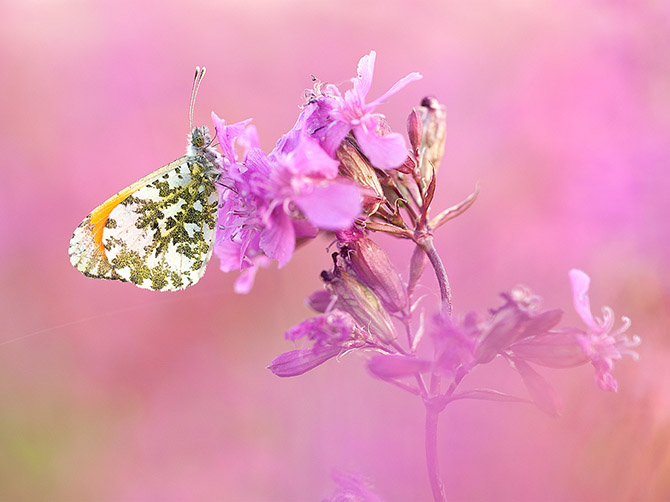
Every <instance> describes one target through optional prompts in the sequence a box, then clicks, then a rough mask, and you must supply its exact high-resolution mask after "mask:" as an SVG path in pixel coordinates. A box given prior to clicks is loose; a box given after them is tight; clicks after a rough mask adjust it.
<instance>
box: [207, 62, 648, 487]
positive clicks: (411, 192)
mask: <svg viewBox="0 0 670 502" xmlns="http://www.w3.org/2000/svg"><path fill="white" fill-rule="evenodd" d="M374 63H375V53H374V51H373V52H371V53H370V54H368V55H366V56H364V57H363V58H361V60H360V61H359V63H358V71H357V76H356V77H354V78H353V79H351V81H352V88H351V89H348V90H346V91H345V92H342V91H341V90H340V89H339V88H338V87H336V86H334V85H332V84H325V83H323V82H321V81H319V80H316V79H314V80H315V83H314V87H313V89H311V90H309V91H306V92H305V103H304V105H303V107H302V111H301V113H300V115H299V117H298V119H297V121H296V123H295V125H294V127H293V128H292V129H291V130H290V131H289V132H288V133H286V134H285V135H284V136H282V137H281V138H280V139H279V141H277V143H276V145H275V148H274V149H273V150H272V151H271V152H270V153H269V154H266V153H265V152H263V151H262V150H261V149H260V148H259V142H258V135H257V133H256V130H255V128H254V127H253V126H251V125H249V121H244V122H239V123H237V124H233V125H226V124H225V122H224V121H223V120H221V119H220V118H218V117H217V116H216V115H214V114H213V120H214V123H215V126H216V134H217V139H218V141H219V143H220V145H221V149H222V158H221V162H222V176H221V178H220V181H219V183H220V184H221V186H222V187H225V190H222V191H221V201H220V202H221V203H220V215H219V222H220V228H219V232H218V233H217V242H216V246H215V251H216V253H217V255H218V256H219V257H220V259H221V268H222V269H223V270H224V271H230V270H233V269H239V270H241V271H242V275H241V276H240V278H239V279H238V281H237V283H236V290H237V291H238V292H248V291H249V289H250V288H251V287H252V284H253V280H254V275H255V273H256V270H257V269H258V267H262V266H267V265H268V264H269V263H270V262H271V261H272V260H275V261H277V263H278V266H280V267H281V266H283V265H285V264H286V263H288V261H289V260H290V259H291V257H292V256H293V253H294V251H295V249H296V247H297V246H298V245H300V244H302V243H304V242H306V241H307V240H308V239H311V238H313V237H315V236H316V235H317V234H318V233H319V231H327V232H330V233H331V234H330V235H332V236H333V237H334V242H335V246H336V248H337V249H336V251H334V252H333V253H332V260H333V266H332V268H329V269H328V270H324V271H323V272H322V273H321V279H322V282H323V288H322V289H320V290H319V291H317V292H315V293H313V294H312V295H311V296H310V297H309V298H308V299H307V303H308V305H309V306H310V307H311V308H312V309H313V310H314V311H315V312H316V313H317V315H315V317H312V318H310V319H307V320H305V321H303V322H301V323H299V324H297V325H296V326H294V327H293V328H291V329H290V330H289V331H288V332H287V333H286V338H287V339H288V340H289V341H291V342H293V343H294V344H296V346H297V347H296V348H295V349H294V350H291V351H288V352H286V353H284V354H281V355H279V356H278V357H276V358H275V359H274V361H272V363H271V365H270V366H269V369H270V370H271V371H272V372H273V373H274V374H276V375H278V376H281V377H289V376H296V375H301V374H303V373H305V372H307V371H310V370H312V369H314V368H316V367H317V366H319V365H321V364H323V363H325V362H326V361H328V360H329V359H331V358H334V357H337V356H341V355H344V354H346V353H349V352H352V351H356V352H363V353H365V354H366V356H368V357H367V368H368V370H369V371H370V373H371V374H373V375H374V376H376V377H377V378H380V379H382V380H384V381H387V382H390V383H392V384H394V385H397V386H399V387H400V388H402V389H404V390H406V391H409V392H411V393H413V394H416V395H417V396H420V397H421V398H422V400H423V402H424V404H425V405H426V410H427V422H426V424H427V425H426V438H427V439H426V445H427V458H428V463H429V477H430V480H431V487H432V489H433V495H434V497H435V500H443V499H444V493H443V488H442V485H441V482H440V481H439V475H438V473H437V468H436V466H437V462H436V458H437V456H436V452H435V451H433V449H432V448H434V444H435V433H436V427H437V425H436V424H437V419H436V417H437V414H438V413H439V412H440V411H442V409H444V407H445V406H446V405H447V404H449V403H450V402H452V401H454V400H458V399H468V398H469V399H488V400H496V401H530V402H534V403H535V404H536V405H537V406H538V407H539V408H540V409H542V410H543V411H545V412H547V413H549V414H552V415H556V414H557V413H558V409H559V404H558V398H557V395H556V393H555V391H554V390H553V388H552V387H551V385H550V384H549V383H548V382H547V380H545V379H544V377H542V376H541V375H540V373H538V372H537V371H536V369H535V368H534V366H546V367H552V368H569V367H574V366H578V365H583V364H586V363H591V364H592V365H593V367H594V368H595V374H596V382H597V384H598V385H599V386H600V388H601V389H603V390H607V391H616V390H617V382H616V380H615V379H614V377H613V376H612V373H611V371H612V368H613V364H614V361H615V360H618V359H621V358H622V357H623V356H624V355H630V356H632V357H637V354H636V353H635V352H634V351H633V350H632V349H633V348H634V347H635V346H637V345H638V344H639V343H640V339H639V338H638V337H637V336H627V335H626V331H627V329H628V328H629V326H630V321H629V320H628V319H627V318H625V317H624V318H623V325H622V327H620V328H619V329H613V326H614V314H613V312H612V310H611V309H610V308H609V307H605V308H603V314H602V318H598V317H594V316H593V314H592V313H591V307H590V303H589V297H588V288H589V282H590V279H589V277H588V276H587V275H586V274H585V273H584V272H582V271H579V270H572V271H570V274H569V276H570V281H571V284H572V292H573V300H574V307H575V310H576V312H577V314H578V315H579V316H580V317H581V319H582V320H583V322H584V327H569V326H568V327H559V323H560V321H561V318H562V315H563V312H562V311H561V310H560V309H550V310H543V309H542V308H541V307H540V298H539V297H538V296H536V295H534V294H533V293H531V292H530V291H529V290H528V289H526V288H524V287H516V288H514V289H512V290H511V291H509V292H507V293H504V294H503V295H502V298H503V303H502V305H500V306H499V307H497V308H495V309H492V310H490V311H489V312H488V314H486V315H479V314H476V313H470V314H467V315H465V316H462V317H452V316H451V314H452V312H451V311H452V301H451V289H450V286H449V281H448V279H447V273H446V270H445V267H444V265H443V264H442V261H441V259H440V256H439V254H438V252H437V250H436V249H435V247H434V244H433V234H434V232H435V230H437V229H438V228H440V227H441V226H442V225H443V224H444V223H446V222H447V221H449V220H451V219H452V218H455V217H456V216H459V215H460V214H462V213H463V212H464V211H465V210H467V209H468V208H469V207H470V206H471V205H472V204H473V202H474V201H475V199H476V197H477V195H478V193H479V190H478V189H475V191H474V192H473V193H472V194H470V195H469V196H468V197H466V198H465V199H464V200H462V201H461V202H459V203H457V204H455V205H453V206H451V207H449V208H447V209H444V210H442V211H441V212H439V213H438V214H437V215H436V216H431V215H430V209H431V205H432V202H433V196H434V193H435V187H436V183H437V176H436V175H437V171H438V168H439V166H440V162H441V160H442V154H443V151H444V140H445V131H446V119H445V116H446V114H445V110H444V106H443V105H441V104H440V103H439V102H438V101H437V100H436V99H435V98H431V97H427V98H424V99H423V100H422V101H421V104H420V106H418V107H416V108H415V109H413V110H412V112H411V113H410V115H409V118H408V121H407V136H408V141H409V147H408V145H407V143H406V141H405V138H404V137H403V135H401V134H399V133H397V132H393V131H391V129H390V127H389V126H388V124H387V122H386V120H385V119H384V116H383V115H380V114H379V113H377V112H376V108H377V107H378V106H379V105H380V104H381V103H382V102H383V101H385V100H386V99H387V98H389V97H390V96H392V95H393V94H395V93H396V92H398V91H399V90H400V89H402V88H403V87H405V86H406V85H407V84H409V83H410V82H412V81H415V80H417V79H419V78H421V75H419V74H418V73H410V74H409V75H407V76H406V77H404V78H402V79H400V80H399V81H398V82H396V83H395V84H394V85H393V86H392V87H391V88H390V89H389V90H388V91H387V92H386V93H385V94H383V95H382V96H380V97H379V98H377V99H375V100H372V101H369V102H368V101H367V95H368V92H369V90H370V87H371V82H372V75H373V70H374ZM238 151H239V156H238ZM375 232H385V233H387V234H390V235H392V236H395V237H398V238H401V239H406V240H408V241H411V242H413V243H414V245H415V247H414V252H413V254H412V258H411V260H410V263H409V277H408V280H407V281H405V280H403V278H402V276H401V275H400V273H399V272H398V270H397V268H396V267H395V265H394V264H393V263H392V262H391V260H390V259H389V257H388V255H387V254H386V252H385V251H384V250H383V249H382V248H381V247H380V246H379V245H378V244H377V243H376V242H375V241H374V240H373V235H374V233H375ZM428 264H430V266H431V267H432V269H433V271H434V273H435V276H436V279H437V283H438V286H439V293H440V298H441V307H440V310H439V312H438V313H434V314H432V315H427V314H426V315H425V314H424V310H423V309H420V308H419V303H420V302H419V300H417V299H416V298H414V292H415V288H416V285H417V283H418V281H419V279H420V278H421V276H422V274H423V272H424V270H425V269H426V268H427V266H428ZM417 312H418V313H419V315H418V316H417ZM417 318H418V319H417ZM496 358H502V359H504V360H505V361H506V362H507V363H509V365H510V367H511V368H512V369H513V370H515V371H516V372H518V374H519V375H520V377H521V379H522V380H523V382H524V383H525V385H526V388H527V390H528V394H529V396H530V400H529V399H526V398H521V397H516V396H512V395H509V394H506V393H503V392H501V391H499V390H496V389H490V388H482V389H474V390H469V391H463V392H459V390H458V386H459V384H460V383H461V381H462V380H463V379H464V378H465V377H466V376H467V375H468V374H469V373H470V372H471V371H472V370H473V369H474V368H476V367H477V366H478V365H481V364H487V363H489V362H491V361H492V360H494V359H496ZM427 379H428V380H427ZM431 445H433V446H431ZM431 459H432V460H431ZM431 463H432V464H433V465H432V466H431ZM342 479H344V481H343V482H342V483H340V484H341V485H342V486H343V488H342V489H341V490H340V492H341V493H340V492H338V493H337V494H336V495H334V499H336V500H344V499H347V497H348V496H349V495H350V494H351V493H353V492H360V491H361V490H363V489H364V484H361V483H360V482H358V481H356V480H355V479H354V480H353V481H352V480H349V481H347V479H348V478H347V479H345V478H342ZM352 479H353V478H352ZM350 492H351V493H350Z"/></svg>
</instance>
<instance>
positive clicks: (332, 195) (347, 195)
mask: <svg viewBox="0 0 670 502" xmlns="http://www.w3.org/2000/svg"><path fill="white" fill-rule="evenodd" d="M293 200H294V202H295V204H296V205H297V206H298V207H299V208H300V210H301V211H302V213H303V214H304V215H305V217H306V218H307V219H308V220H309V221H311V222H312V223H314V224H315V225H316V226H317V227H319V228H323V229H325V230H341V229H344V228H348V227H350V226H351V225H352V224H353V222H354V219H355V218H356V217H357V216H358V215H359V214H360V213H361V196H360V194H359V192H358V188H356V187H355V186H354V185H350V184H348V183H339V182H329V183H323V184H320V185H316V186H314V188H313V190H311V191H310V192H309V193H306V194H303V195H300V196H298V197H295V198H294V199H293Z"/></svg>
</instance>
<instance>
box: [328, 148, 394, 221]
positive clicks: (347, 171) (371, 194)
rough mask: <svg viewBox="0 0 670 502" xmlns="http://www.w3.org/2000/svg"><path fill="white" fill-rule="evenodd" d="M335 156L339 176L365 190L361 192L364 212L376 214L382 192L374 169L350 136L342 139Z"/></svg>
mask: <svg viewBox="0 0 670 502" xmlns="http://www.w3.org/2000/svg"><path fill="white" fill-rule="evenodd" d="M335 156H336V157H337V159H338V160H339V161H340V174H342V175H343V176H345V177H347V178H350V179H352V180H354V181H355V182H356V183H358V184H359V185H361V186H362V187H364V188H366V189H367V190H362V191H361V195H362V198H363V209H364V210H365V212H366V213H367V214H374V213H375V212H377V209H378V208H379V206H380V204H381V203H382V202H383V201H384V191H383V190H382V186H381V184H380V183H379V179H378V178H377V173H376V172H375V169H374V168H373V167H372V165H370V162H369V161H368V160H367V159H366V158H365V156H364V155H363V154H362V153H361V151H360V149H359V148H358V144H357V143H356V140H355V139H354V138H353V137H352V136H351V135H349V136H347V137H346V138H344V140H343V141H342V143H341V144H340V146H339V147H338V149H337V151H336V152H335Z"/></svg>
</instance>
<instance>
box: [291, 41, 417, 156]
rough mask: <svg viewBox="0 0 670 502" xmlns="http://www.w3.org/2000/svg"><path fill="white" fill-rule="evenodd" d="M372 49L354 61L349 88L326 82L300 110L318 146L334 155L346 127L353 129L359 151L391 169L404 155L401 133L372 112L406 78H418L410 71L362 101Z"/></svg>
mask: <svg viewBox="0 0 670 502" xmlns="http://www.w3.org/2000/svg"><path fill="white" fill-rule="evenodd" d="M375 57H376V54H375V51H371V52H370V54H368V55H366V56H363V57H362V58H361V60H360V61H359V62H358V72H357V73H358V75H357V76H356V77H355V78H352V79H351V81H352V82H353V88H352V89H349V90H347V91H346V92H345V93H344V96H342V93H341V92H340V90H339V89H338V88H337V87H336V86H335V85H332V84H330V85H327V86H325V89H324V91H323V95H321V96H319V97H317V98H315V99H314V101H313V102H311V103H310V104H309V105H308V107H307V108H306V109H305V111H304V112H303V119H302V120H303V121H304V124H305V129H306V131H307V132H308V133H309V134H311V135H313V136H314V137H318V138H319V140H320V142H321V146H323V148H324V149H325V150H326V151H327V152H328V153H329V154H330V155H334V154H335V150H337V147H338V146H339V145H340V143H341V142H342V140H343V139H344V137H345V136H346V135H347V133H348V132H349V131H353V133H354V136H355V137H356V140H357V141H358V144H359V145H360V147H361V150H362V151H363V153H364V154H365V155H366V156H367V157H368V159H370V162H371V163H372V165H373V166H375V167H378V168H380V169H394V168H396V167H399V166H401V165H402V163H403V162H404V161H405V159H406V158H407V145H406V144H405V139H404V138H403V136H402V135H401V134H398V133H394V132H390V131H388V126H387V125H386V123H385V121H383V115H381V114H379V113H374V110H375V108H376V107H377V106H378V105H380V104H381V103H383V102H384V100H385V99H387V98H389V97H390V96H392V95H394V94H395V93H396V92H398V91H399V90H400V89H402V88H403V87H405V86H406V85H407V84H409V83H410V82H413V81H415V80H419V79H420V78H421V75H420V74H419V73H416V72H414V73H410V74H409V75H407V76H406V77H404V78H402V79H400V80H399V81H398V82H396V83H395V84H394V85H393V86H392V87H391V88H390V89H389V90H388V91H386V92H385V93H384V94H382V95H381V96H380V97H378V98H377V99H375V100H373V101H371V102H369V103H366V101H365V99H366V97H367V94H368V92H370V86H371V84H372V74H373V72H374V66H375Z"/></svg>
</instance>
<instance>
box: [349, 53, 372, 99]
mask: <svg viewBox="0 0 670 502" xmlns="http://www.w3.org/2000/svg"><path fill="white" fill-rule="evenodd" d="M376 58H377V53H376V52H375V51H370V54H366V55H365V56H363V57H362V58H361V59H360V61H358V68H357V70H356V72H357V73H358V78H354V79H352V80H353V82H354V93H356V94H357V95H358V97H359V99H360V100H361V101H364V99H363V98H365V96H367V94H368V92H370V86H371V85H372V75H373V73H374V70H375V59H376Z"/></svg>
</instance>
